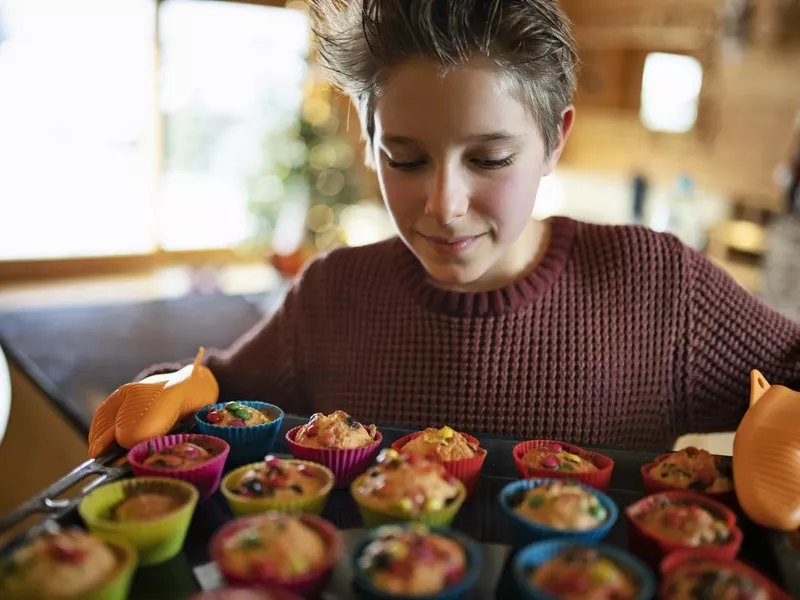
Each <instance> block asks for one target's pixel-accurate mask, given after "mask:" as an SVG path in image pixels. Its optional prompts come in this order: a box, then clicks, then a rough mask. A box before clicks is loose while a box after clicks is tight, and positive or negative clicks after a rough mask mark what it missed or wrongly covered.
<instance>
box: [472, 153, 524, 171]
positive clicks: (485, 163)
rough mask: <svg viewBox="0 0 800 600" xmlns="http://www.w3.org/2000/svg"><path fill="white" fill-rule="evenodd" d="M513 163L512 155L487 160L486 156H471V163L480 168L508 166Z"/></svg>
mask: <svg viewBox="0 0 800 600" xmlns="http://www.w3.org/2000/svg"><path fill="white" fill-rule="evenodd" d="M513 163H514V156H513V155H512V156H507V157H505V158H500V159H497V160H489V159H486V158H473V159H472V164H474V165H476V166H477V167H480V168H481V169H487V170H492V169H502V168H503V167H508V166H510V165H512V164H513Z"/></svg>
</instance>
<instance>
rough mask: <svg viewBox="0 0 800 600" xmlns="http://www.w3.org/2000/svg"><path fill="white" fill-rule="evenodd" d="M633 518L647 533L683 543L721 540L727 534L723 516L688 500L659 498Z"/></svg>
mask: <svg viewBox="0 0 800 600" xmlns="http://www.w3.org/2000/svg"><path fill="white" fill-rule="evenodd" d="M636 519H637V521H638V522H639V523H640V524H641V526H642V527H643V528H644V529H645V530H647V532H648V533H650V534H653V535H656V536H658V537H660V538H662V539H665V540H669V541H671V542H674V543H676V544H681V545H683V546H711V545H716V544H724V543H726V542H727V541H728V540H729V539H730V536H731V532H730V530H729V529H728V526H727V525H726V523H725V521H724V520H722V519H720V518H719V517H717V516H715V515H713V514H712V513H711V512H710V511H709V510H708V509H706V508H703V507H702V506H699V505H697V504H692V503H691V502H683V501H680V502H676V501H672V500H667V499H663V500H662V501H660V502H656V503H654V505H653V506H651V507H650V508H649V509H647V510H646V511H644V512H642V513H641V514H640V515H638V516H637V517H636Z"/></svg>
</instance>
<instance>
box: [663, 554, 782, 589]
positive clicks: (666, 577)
mask: <svg viewBox="0 0 800 600" xmlns="http://www.w3.org/2000/svg"><path fill="white" fill-rule="evenodd" d="M661 573H662V577H661V589H660V594H659V598H662V599H663V600H728V599H729V598H734V599H736V600H738V599H739V598H747V600H789V596H788V595H787V594H786V593H785V592H784V591H783V590H781V589H779V588H778V587H777V586H776V585H775V584H774V583H772V582H771V581H770V580H769V579H767V578H766V577H764V576H763V575H762V574H761V573H759V572H758V571H756V570H755V569H752V568H751V567H749V566H747V565H745V564H744V563H741V562H739V561H736V560H723V559H717V558H713V557H710V556H706V555H704V554H703V553H702V552H697V551H694V552H677V553H673V554H671V555H670V556H668V557H667V558H666V559H665V560H664V562H663V563H662V565H661Z"/></svg>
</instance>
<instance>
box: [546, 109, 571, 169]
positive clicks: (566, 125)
mask: <svg viewBox="0 0 800 600" xmlns="http://www.w3.org/2000/svg"><path fill="white" fill-rule="evenodd" d="M574 124H575V107H574V106H572V105H569V106H568V107H567V108H565V109H564V112H562V113H561V127H560V128H559V131H558V139H557V140H556V144H555V146H554V147H553V150H552V151H551V152H550V156H549V157H547V162H546V163H545V165H544V175H550V173H552V172H553V171H555V169H556V165H557V164H558V161H559V159H560V158H561V153H562V152H564V146H566V145H567V138H568V137H569V133H570V131H572V126H573V125H574Z"/></svg>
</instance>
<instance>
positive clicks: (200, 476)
mask: <svg viewBox="0 0 800 600" xmlns="http://www.w3.org/2000/svg"><path fill="white" fill-rule="evenodd" d="M187 442H193V443H197V444H198V445H202V446H204V447H210V448H213V449H214V450H215V451H216V452H217V454H216V456H214V457H213V458H211V459H209V460H208V461H206V462H204V463H201V464H199V465H197V466H195V467H190V468H188V469H163V468H158V467H151V466H145V464H144V461H145V460H146V459H147V457H148V456H149V452H150V449H151V448H152V450H153V451H154V452H160V451H161V450H163V449H164V448H169V447H171V446H177V445H178V444H185V443H187ZM228 452H230V446H229V445H228V443H227V442H225V441H224V440H221V439H219V438H215V437H212V436H210V435H201V434H197V433H192V434H185V433H184V434H180V435H165V436H162V437H157V438H153V439H152V440H148V441H146V442H141V443H140V444H137V445H136V446H134V447H133V448H131V450H130V452H128V462H129V463H130V465H131V469H132V470H133V474H134V475H135V476H136V477H171V478H173V479H180V480H182V481H185V482H187V483H191V484H192V485H193V486H195V487H196V488H197V490H198V491H199V492H200V500H205V499H206V498H208V497H210V496H211V495H212V494H213V493H214V492H216V491H217V488H219V482H220V479H222V470H223V468H224V467H225V460H226V459H227V458H228Z"/></svg>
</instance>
